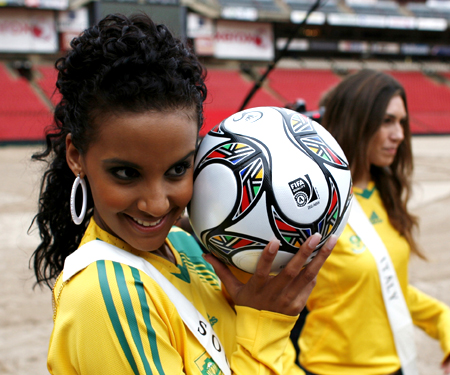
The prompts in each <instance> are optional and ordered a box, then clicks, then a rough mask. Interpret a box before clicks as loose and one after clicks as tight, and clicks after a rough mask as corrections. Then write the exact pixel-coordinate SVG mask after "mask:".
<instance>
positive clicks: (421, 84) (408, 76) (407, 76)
mask: <svg viewBox="0 0 450 375" xmlns="http://www.w3.org/2000/svg"><path fill="white" fill-rule="evenodd" d="M387 73H389V74H391V75H392V76H394V77H395V78H396V79H397V80H398V81H399V82H401V83H402V85H403V86H404V87H405V90H406V95H407V98H408V106H409V111H410V117H411V123H412V131H413V133H415V134H425V133H434V134H439V133H448V132H449V130H450V106H449V103H450V88H449V87H448V86H447V85H444V84H439V83H436V82H434V81H432V80H431V79H430V78H428V77H426V76H425V75H424V74H423V73H421V72H403V71H388V72H387Z"/></svg>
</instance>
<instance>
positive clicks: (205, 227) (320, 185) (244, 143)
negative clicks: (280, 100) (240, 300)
mask: <svg viewBox="0 0 450 375" xmlns="http://www.w3.org/2000/svg"><path fill="white" fill-rule="evenodd" d="M351 200H352V181H351V174H350V170H349V167H348V162H347V159H346V157H345V155H344V153H343V151H342V149H341V147H340V146H339V145H338V143H337V142H336V140H335V139H334V138H333V137H332V136H331V135H330V133H328V131H326V130H325V129H324V128H323V127H322V126H321V125H319V124H318V123H316V122H314V121H312V120H310V119H309V118H308V117H306V116H304V115H301V114H299V113H297V112H295V111H292V110H289V109H285V108H277V107H258V108H251V109H247V110H244V111H241V112H238V113H236V114H234V115H232V116H230V117H228V118H227V119H225V120H224V121H222V123H220V124H219V125H218V126H216V127H215V128H214V129H212V130H211V131H210V132H209V133H208V134H207V135H206V136H205V137H204V138H203V140H202V142H201V144H200V146H199V149H198V152H197V155H196V157H195V165H194V193H193V196H192V200H191V202H190V204H189V206H188V213H189V219H190V222H191V225H192V228H193V230H194V232H195V234H196V235H197V237H198V238H199V239H200V241H201V242H202V243H203V245H204V246H205V247H206V249H207V250H208V251H210V252H211V253H212V254H214V255H215V256H216V257H218V258H219V259H221V260H222V261H223V262H225V263H228V264H232V265H234V266H236V267H237V268H239V269H241V270H243V271H246V272H249V273H254V272H255V269H256V265H257V262H258V259H259V257H260V255H261V252H262V250H263V249H264V247H265V246H266V245H267V244H268V243H269V241H270V240H271V239H274V238H277V239H279V240H280V250H279V251H278V254H277V256H276V258H275V260H274V262H273V264H272V269H271V272H272V273H273V274H277V273H279V272H280V271H281V270H282V269H283V267H285V266H286V264H287V263H288V262H289V260H290V259H291V258H292V257H293V256H294V254H295V253H296V252H297V250H298V248H299V247H300V245H301V244H302V243H303V242H304V241H305V240H306V239H307V238H308V237H309V236H311V235H312V234H314V233H316V232H318V233H320V234H322V240H321V242H320V243H319V245H318V246H317V248H316V249H315V250H314V252H313V253H312V254H311V256H310V257H309V258H308V260H307V261H306V263H305V265H306V264H308V263H309V262H310V261H311V259H312V258H313V257H314V256H315V255H316V254H317V252H318V250H319V249H320V247H321V246H322V245H323V244H324V243H325V242H326V240H327V239H328V238H329V237H330V236H331V235H332V234H333V233H334V234H336V235H340V234H341V232H342V231H343V229H344V226H345V224H346V222H347V219H348V215H349V213H350V203H351Z"/></svg>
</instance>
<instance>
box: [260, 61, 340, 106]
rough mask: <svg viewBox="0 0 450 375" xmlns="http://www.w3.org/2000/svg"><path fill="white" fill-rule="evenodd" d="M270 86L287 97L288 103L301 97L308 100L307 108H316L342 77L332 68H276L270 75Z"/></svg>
mask: <svg viewBox="0 0 450 375" xmlns="http://www.w3.org/2000/svg"><path fill="white" fill-rule="evenodd" d="M268 80H269V85H270V87H271V88H272V89H273V90H274V91H275V92H277V93H278V95H280V97H283V98H285V100H286V103H284V104H287V103H293V102H295V101H296V100H297V99H299V98H301V99H303V100H305V102H306V109H307V110H308V111H309V110H316V109H317V108H318V107H319V100H320V98H321V96H322V95H323V93H324V92H326V91H327V90H328V89H329V88H331V87H332V86H334V85H336V84H337V83H338V82H339V81H340V78H339V77H338V76H337V75H335V74H334V73H333V72H332V71H331V70H325V69H324V70H322V69H320V70H319V69H308V70H293V69H275V70H274V71H272V72H271V73H270V75H269V77H268Z"/></svg>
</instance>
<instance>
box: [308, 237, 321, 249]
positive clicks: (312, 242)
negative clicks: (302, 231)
mask: <svg viewBox="0 0 450 375" xmlns="http://www.w3.org/2000/svg"><path fill="white" fill-rule="evenodd" d="M321 239H322V235H321V234H320V233H314V234H313V235H312V236H311V239H310V240H309V243H308V247H309V248H310V249H311V250H313V249H315V248H316V247H317V245H318V244H319V242H320V240H321Z"/></svg>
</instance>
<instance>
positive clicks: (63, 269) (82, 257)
mask: <svg viewBox="0 0 450 375" xmlns="http://www.w3.org/2000/svg"><path fill="white" fill-rule="evenodd" d="M71 46H72V49H71V50H70V51H69V52H68V53H67V55H66V56H65V57H63V58H61V59H59V60H58V61H57V62H56V68H57V70H58V79H57V88H58V90H59V91H60V93H61V95H62V99H61V101H60V102H59V104H58V105H57V107H56V109H55V116H54V120H55V126H54V128H53V129H51V130H50V131H49V133H48V134H47V137H46V141H47V148H46V150H45V151H43V152H42V153H40V154H36V155H34V158H35V159H37V160H44V161H45V160H48V169H47V170H46V172H45V173H44V176H43V180H42V186H41V194H40V200H39V212H38V214H37V215H36V217H35V219H34V223H35V224H37V226H38V227H39V231H40V236H41V243H40V244H39V246H38V247H37V249H36V250H35V252H34V254H33V258H32V262H33V264H34V270H35V274H36V277H37V281H38V282H39V283H44V284H47V285H48V286H53V308H54V328H53V333H52V336H51V339H50V346H49V353H48V369H49V371H50V373H52V374H63V375H71V374H95V375H101V374H108V375H112V374H121V375H123V374H170V375H174V374H222V373H223V374H231V373H235V374H256V373H258V374H298V373H301V370H300V369H299V368H298V367H296V366H295V365H294V357H295V354H294V351H293V347H292V346H290V343H289V332H290V330H291V328H292V326H293V325H294V323H295V320H296V316H297V315H298V314H299V312H300V311H301V310H302V308H303V307H304V304H305V301H306V299H307V297H308V296H309V294H310V292H311V290H312V288H313V285H314V283H315V276H316V275H317V272H318V270H319V269H320V267H321V265H322V264H323V262H324V261H325V259H326V258H327V256H328V254H329V253H330V251H331V248H332V246H333V241H332V240H330V241H329V242H328V243H327V244H326V245H325V246H324V248H323V249H322V250H321V251H320V253H319V255H318V256H316V258H315V259H314V260H313V261H312V262H311V263H310V265H309V266H308V267H306V268H305V269H302V265H303V264H304V262H305V260H306V259H307V257H308V256H309V254H310V253H311V252H312V250H313V249H314V248H315V246H316V245H317V244H318V243H319V240H320V236H318V235H314V236H312V237H310V238H309V239H308V241H306V242H305V244H304V245H303V246H302V247H301V249H300V250H299V252H298V254H297V255H296V256H294V257H293V258H292V260H291V262H290V263H289V264H288V265H287V266H286V268H285V270H284V271H283V272H281V273H280V274H279V275H278V276H276V277H274V276H271V275H269V272H270V268H271V263H272V261H273V259H274V257H275V254H276V253H277V250H278V247H279V243H277V242H276V241H272V242H270V243H269V245H267V247H266V248H265V249H264V251H263V253H262V256H261V259H260V261H259V263H258V266H257V271H256V273H255V275H254V276H253V277H252V278H251V279H250V281H249V282H248V283H246V284H245V285H244V284H242V283H240V282H239V281H238V280H237V279H236V278H235V277H234V276H233V274H232V273H231V272H230V271H229V270H228V268H227V267H226V266H224V265H223V264H222V263H220V262H219V261H218V260H217V259H216V258H214V257H212V256H211V255H205V256H204V257H203V256H202V251H201V250H200V248H199V246H198V244H197V242H196V241H195V240H194V239H193V238H192V237H191V236H190V235H189V234H187V233H186V232H184V231H182V230H181V229H180V228H177V227H175V226H173V224H174V223H175V222H176V220H177V219H178V218H179V216H180V214H181V213H182V212H183V210H184V208H185V206H186V205H187V203H188V202H189V200H190V199H191V195H192V188H193V159H194V153H195V150H196V146H197V141H198V130H199V128H200V127H201V125H202V121H203V116H202V113H203V112H202V111H203V110H202V105H203V101H204V100H205V97H206V92H207V91H206V87H205V84H204V75H205V73H204V69H203V68H202V66H201V65H200V63H199V62H198V60H197V58H196V57H195V55H194V54H193V53H192V52H191V51H190V50H189V49H188V48H187V47H186V46H185V45H183V43H182V42H181V41H179V40H178V39H176V38H174V37H173V36H172V34H171V33H170V32H169V30H168V29H167V28H166V27H165V26H164V25H156V24H154V23H153V22H152V21H151V20H150V18H148V17H147V16H145V15H133V16H130V17H129V18H128V17H125V16H123V15H110V16H107V17H106V18H104V19H103V20H101V21H100V22H99V24H98V25H96V26H93V27H91V28H89V29H87V30H85V31H84V32H83V33H82V34H81V35H80V36H79V37H77V38H75V39H74V40H73V41H72V43H71ZM80 187H81V188H80ZM211 265H212V267H211ZM219 278H220V279H221V281H222V282H223V284H224V286H225V287H226V289H227V291H228V295H229V296H230V298H231V301H230V300H229V299H228V298H226V297H225V295H224V293H223V290H222V286H221V283H220V280H219Z"/></svg>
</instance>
